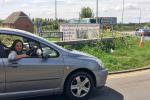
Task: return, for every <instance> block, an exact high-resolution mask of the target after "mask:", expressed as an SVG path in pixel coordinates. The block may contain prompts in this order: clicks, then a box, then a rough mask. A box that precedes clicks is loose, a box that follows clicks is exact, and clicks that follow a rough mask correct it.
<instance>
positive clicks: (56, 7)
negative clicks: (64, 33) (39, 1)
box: [55, 0, 57, 21]
mask: <svg viewBox="0 0 150 100" xmlns="http://www.w3.org/2000/svg"><path fill="white" fill-rule="evenodd" d="M56 18H57V1H56V0H55V21H56Z"/></svg>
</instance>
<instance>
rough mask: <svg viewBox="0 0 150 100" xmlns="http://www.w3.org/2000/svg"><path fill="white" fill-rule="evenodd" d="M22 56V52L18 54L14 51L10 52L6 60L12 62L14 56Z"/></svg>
mask: <svg viewBox="0 0 150 100" xmlns="http://www.w3.org/2000/svg"><path fill="white" fill-rule="evenodd" d="M21 54H24V52H21V53H18V54H17V52H16V51H11V52H10V53H9V55H8V60H13V59H14V58H15V56H16V55H21Z"/></svg>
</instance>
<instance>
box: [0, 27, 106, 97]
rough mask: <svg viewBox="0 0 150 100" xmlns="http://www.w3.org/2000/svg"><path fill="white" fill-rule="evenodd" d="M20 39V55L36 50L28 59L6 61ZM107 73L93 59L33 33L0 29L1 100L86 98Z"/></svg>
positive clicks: (101, 65) (97, 60) (97, 86)
mask: <svg viewBox="0 0 150 100" xmlns="http://www.w3.org/2000/svg"><path fill="white" fill-rule="evenodd" d="M15 39H20V40H22V41H23V42H24V44H25V46H24V48H23V51H24V52H25V51H26V50H28V49H31V48H32V47H33V46H35V45H36V46H37V49H36V50H34V51H33V52H32V53H31V54H30V57H29V58H21V59H18V60H14V61H9V60H8V54H9V52H10V51H9V47H7V45H12V43H13V40H15ZM107 75H108V70H107V69H106V68H105V67H104V64H103V63H102V61H101V60H100V59H98V58H96V57H94V56H91V55H89V54H85V53H83V52H79V51H76V50H71V49H65V48H63V47H60V46H58V45H56V44H53V43H51V42H50V41H48V40H46V39H43V38H41V37H39V36H36V35H34V34H32V33H29V32H26V31H21V30H16V29H8V28H0V99H8V98H19V97H27V96H37V95H49V94H60V93H63V92H64V93H65V94H66V95H67V96H68V97H69V98H71V99H74V100H80V99H84V98H86V97H87V96H88V95H89V94H90V93H91V92H92V90H93V88H96V89H100V88H101V87H103V86H104V85H105V83H106V79H107Z"/></svg>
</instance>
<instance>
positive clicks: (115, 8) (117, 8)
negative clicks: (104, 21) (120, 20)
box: [114, 5, 123, 11]
mask: <svg viewBox="0 0 150 100" xmlns="http://www.w3.org/2000/svg"><path fill="white" fill-rule="evenodd" d="M114 10H116V11H122V10H123V6H122V5H117V6H116V7H114Z"/></svg>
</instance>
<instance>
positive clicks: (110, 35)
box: [100, 30, 128, 38]
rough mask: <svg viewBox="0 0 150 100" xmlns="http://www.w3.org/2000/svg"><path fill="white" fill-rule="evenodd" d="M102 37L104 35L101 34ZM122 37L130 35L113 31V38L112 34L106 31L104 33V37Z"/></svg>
mask: <svg viewBox="0 0 150 100" xmlns="http://www.w3.org/2000/svg"><path fill="white" fill-rule="evenodd" d="M100 35H101V36H102V33H100ZM121 36H128V34H122V33H120V32H119V31H115V30H114V31H113V36H112V32H107V31H106V30H104V32H103V37H104V38H105V37H121Z"/></svg>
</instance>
